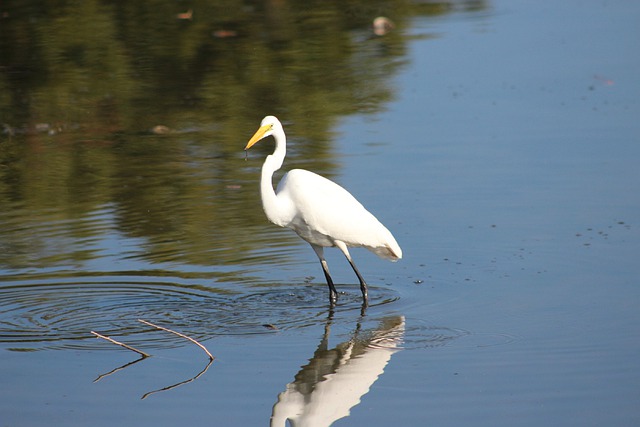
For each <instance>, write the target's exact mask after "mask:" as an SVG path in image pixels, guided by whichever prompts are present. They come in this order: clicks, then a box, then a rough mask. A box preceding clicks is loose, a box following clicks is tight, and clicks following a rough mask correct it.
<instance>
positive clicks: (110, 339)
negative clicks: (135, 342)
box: [91, 331, 151, 358]
mask: <svg viewBox="0 0 640 427" xmlns="http://www.w3.org/2000/svg"><path fill="white" fill-rule="evenodd" d="M91 333H92V334H93V335H95V336H96V337H98V338H102V339H103V340H107V341H109V342H111V343H114V344H116V345H119V346H120V347H124V348H126V349H127V350H131V351H135V352H136V353H138V354H139V355H141V356H142V357H143V358H145V357H150V356H151V355H150V354H147V353H145V352H144V351H142V350H138V349H137V348H134V347H131V346H130V345H126V344H124V343H121V342H120V341H116V340H114V339H113V338H109V337H107V336H104V335H101V334H99V333H97V332H94V331H91Z"/></svg>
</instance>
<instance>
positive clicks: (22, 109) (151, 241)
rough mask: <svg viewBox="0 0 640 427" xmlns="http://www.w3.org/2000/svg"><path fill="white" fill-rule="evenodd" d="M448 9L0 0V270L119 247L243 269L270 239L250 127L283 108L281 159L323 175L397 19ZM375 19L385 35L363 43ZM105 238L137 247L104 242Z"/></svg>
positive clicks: (381, 74)
mask: <svg viewBox="0 0 640 427" xmlns="http://www.w3.org/2000/svg"><path fill="white" fill-rule="evenodd" d="M468 4H469V5H479V7H482V5H483V3H482V2H469V3H468ZM447 5H449V3H448V2H443V3H431V4H430V5H429V6H428V7H427V6H424V5H421V6H416V5H414V4H413V3H412V2H410V1H375V2H370V1H354V2H349V3H348V5H346V6H345V4H344V2H317V4H316V3H314V4H310V3H309V2H303V1H297V2H296V1H293V2H274V1H267V2H239V1H222V2H207V1H193V2H186V1H185V2H180V1H178V2H165V1H162V2H159V1H134V2H131V1H110V2H106V1H105V2H103V1H96V0H83V1H7V2H3V3H2V5H0V8H1V10H0V21H1V25H0V50H1V52H2V55H1V57H0V125H1V126H2V135H1V136H0V230H1V231H0V266H4V267H6V268H11V269H14V268H25V267H27V266H28V267H35V268H39V267H47V266H65V265H82V263H83V262H84V261H86V260H91V259H95V258H99V257H105V256H106V255H105V254H106V253H108V252H109V251H116V252H117V251H119V250H120V251H121V253H122V255H121V256H122V257H130V258H140V259H144V260H147V261H151V262H180V263H189V264H198V265H216V264H217V265H220V264H227V263H229V264H242V263H251V262H255V260H256V255H255V251H256V250H257V249H258V248H261V247H263V246H264V245H265V244H266V242H267V240H269V241H271V240H272V237H273V235H272V233H271V231H265V230H266V227H264V225H265V222H266V220H265V219H264V216H263V213H262V210H261V209H260V208H259V206H260V202H259V196H258V191H257V181H258V177H259V174H258V168H259V166H260V163H261V162H260V161H259V160H261V159H262V156H261V155H260V156H259V158H256V157H257V156H256V157H252V158H251V161H250V162H247V163H244V162H242V161H241V159H242V155H241V150H242V147H243V146H244V144H245V142H246V140H247V139H248V137H249V136H250V135H251V134H252V133H253V131H254V130H255V128H256V126H257V124H258V123H259V120H260V119H261V118H262V116H264V115H266V114H275V115H278V116H280V117H281V118H282V119H284V122H285V126H286V130H287V132H288V134H289V136H290V140H291V141H292V142H293V145H294V148H293V149H292V150H291V151H290V156H289V158H288V162H287V163H288V164H287V165H286V167H287V168H290V167H294V166H301V167H306V168H309V169H313V170H315V171H318V172H320V173H323V174H327V175H332V174H333V170H332V167H333V166H332V165H335V164H336V159H335V158H333V153H332V146H331V142H332V140H333V137H334V135H333V133H332V128H333V127H334V125H335V123H336V122H337V121H338V120H340V119H341V117H343V116H345V115H349V114H356V113H370V112H375V111H379V110H380V109H381V108H383V107H384V105H385V103H386V102H388V101H389V100H390V99H392V96H393V94H392V88H391V86H390V83H389V79H390V77H392V76H393V74H394V73H395V72H396V71H397V70H398V68H399V67H400V66H401V65H402V63H403V61H404V60H405V57H404V56H405V46H406V42H407V37H406V35H405V34H404V33H403V29H404V28H405V27H406V26H407V23H408V21H409V20H410V19H411V18H412V17H413V16H415V15H416V14H423V15H424V14H439V13H443V11H445V10H446V9H447ZM449 6H450V5H449ZM188 9H190V10H192V11H193V14H192V16H191V17H190V18H189V19H184V16H179V15H178V14H179V13H181V12H185V11H187V10H188ZM380 14H382V15H387V16H389V17H391V18H392V19H393V20H394V22H395V30H394V31H392V32H390V33H389V34H387V35H386V36H384V37H374V36H373V35H372V32H371V28H370V27H371V22H372V20H373V18H374V17H376V16H378V15H380ZM270 149H271V147H270V146H269V144H265V145H264V146H263V147H262V148H261V149H259V150H262V151H258V153H259V154H260V153H262V154H264V153H265V152H266V151H268V150H270ZM254 156H255V155H254ZM105 235H112V236H115V239H116V240H117V239H120V238H123V239H124V238H126V239H131V241H132V242H137V241H139V240H136V239H142V241H143V242H144V244H140V245H142V246H143V247H142V248H140V247H127V246H126V245H125V246H124V247H109V249H107V248H105V244H104V243H101V241H102V240H104V238H105V237H104V236H105ZM291 241H293V238H291V240H289V238H288V236H287V235H286V233H282V234H278V239H277V241H276V242H275V243H270V244H271V245H280V246H282V245H286V244H287V243H288V242H291ZM132 245H133V244H132ZM140 245H138V246H140ZM112 246H113V245H112ZM133 246H135V245H133ZM272 247H273V246H272ZM269 256H270V257H273V256H274V255H273V254H270V255H269ZM283 256H284V255H283ZM257 259H260V255H257Z"/></svg>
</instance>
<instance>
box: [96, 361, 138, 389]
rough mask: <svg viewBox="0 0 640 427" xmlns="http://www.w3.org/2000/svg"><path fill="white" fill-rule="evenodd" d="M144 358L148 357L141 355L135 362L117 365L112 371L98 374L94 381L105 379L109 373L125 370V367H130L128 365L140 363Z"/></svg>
mask: <svg viewBox="0 0 640 427" xmlns="http://www.w3.org/2000/svg"><path fill="white" fill-rule="evenodd" d="M144 359H146V357H145V356H142V357H140V358H139V359H136V360H134V361H133V362H128V363H125V364H124V365H122V366H119V367H117V368H115V369H112V370H111V371H109V372H107V373H106V374H101V375H99V376H98V378H96V379H95V380H93V382H94V383H97V382H98V381H100V380H101V379H103V378H105V377H108V376H109V375H113V374H115V373H116V372H118V371H121V370H123V369H125V368H128V367H129V366H131V365H135V364H136V363H138V362H140V361H141V360H144Z"/></svg>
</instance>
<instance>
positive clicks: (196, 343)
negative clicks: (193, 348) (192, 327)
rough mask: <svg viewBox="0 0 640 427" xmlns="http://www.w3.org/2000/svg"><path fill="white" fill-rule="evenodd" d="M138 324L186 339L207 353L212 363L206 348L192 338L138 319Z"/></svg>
mask: <svg viewBox="0 0 640 427" xmlns="http://www.w3.org/2000/svg"><path fill="white" fill-rule="evenodd" d="M138 322H141V323H144V324H145V325H149V326H151V327H153V328H156V329H160V330H163V331H167V332H171V333H172V334H176V335H177V336H179V337H182V338H184V339H187V340H189V341H191V342H192V343H194V344H195V345H197V346H198V347H200V348H201V349H202V350H204V352H205V353H207V356H209V360H211V361H213V359H214V357H213V356H212V355H211V353H209V350H207V348H206V347H205V346H203V345H202V344H200V343H199V342H198V341H196V340H194V339H193V338H191V337H188V336H186V335H185V334H181V333H180V332H176V331H172V330H171V329H168V328H164V327H162V326H158V325H154V324H153V323H151V322H147V321H146V320H142V319H138Z"/></svg>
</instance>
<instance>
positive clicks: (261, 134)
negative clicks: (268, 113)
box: [244, 125, 273, 151]
mask: <svg viewBox="0 0 640 427" xmlns="http://www.w3.org/2000/svg"><path fill="white" fill-rule="evenodd" d="M272 127H273V126H272V125H264V126H260V129H258V130H257V131H256V133H254V134H253V136H252V137H251V139H250V140H249V142H247V146H246V147H244V149H245V151H246V150H248V149H249V148H251V147H253V145H254V144H255V143H256V142H258V141H260V140H261V139H262V138H264V134H265V133H267V132H268V131H270V130H271V128H272Z"/></svg>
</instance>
